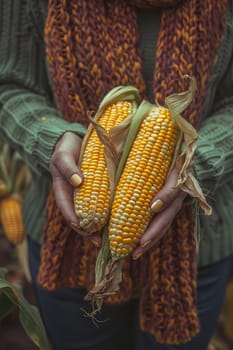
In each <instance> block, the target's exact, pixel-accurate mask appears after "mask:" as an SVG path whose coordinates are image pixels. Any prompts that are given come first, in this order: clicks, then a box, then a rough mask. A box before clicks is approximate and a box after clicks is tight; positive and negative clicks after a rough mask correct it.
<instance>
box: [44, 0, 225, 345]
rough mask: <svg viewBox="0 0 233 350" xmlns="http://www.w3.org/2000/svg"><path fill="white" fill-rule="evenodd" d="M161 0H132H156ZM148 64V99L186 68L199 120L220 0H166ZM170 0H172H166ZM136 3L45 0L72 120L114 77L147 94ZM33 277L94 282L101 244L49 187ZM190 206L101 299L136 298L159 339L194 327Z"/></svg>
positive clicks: (82, 115)
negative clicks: (68, 217)
mask: <svg viewBox="0 0 233 350" xmlns="http://www.w3.org/2000/svg"><path fill="white" fill-rule="evenodd" d="M161 2H162V1H157V2H156V1H135V2H133V3H134V4H135V5H136V6H143V5H145V6H146V7H147V6H148V5H149V6H151V5H152V6H156V5H161ZM163 3H164V5H165V7H164V9H163V13H162V18H161V24H160V33H159V38H158V42H157V50H156V53H155V55H156V66H155V72H154V87H153V90H154V99H155V101H158V102H159V103H160V104H163V103H164V99H165V97H166V96H167V95H169V94H171V93H174V92H180V91H184V90H185V89H187V85H186V83H187V82H186V81H185V80H184V79H183V76H184V75H185V74H189V75H190V76H193V77H195V78H196V80H197V85H198V91H197V93H196V95H195V98H194V100H193V102H192V104H191V105H190V106H189V107H188V109H187V110H186V111H185V113H184V114H183V116H184V118H186V119H187V120H188V121H189V122H190V123H192V124H193V125H194V126H195V127H197V126H198V125H199V123H200V116H201V112H202V110H203V107H204V103H205V99H206V97H207V91H208V84H209V79H210V75H211V71H212V68H213V65H214V63H215V60H216V56H217V52H218V49H219V45H220V42H221V38H222V35H223V32H224V28H225V25H224V24H225V14H226V11H227V0H222V1H218V0H205V1H203V0H186V1H175V2H174V1H164V2H163ZM167 5H171V6H167ZM136 6H134V5H133V4H132V1H131V2H127V1H123V0H111V1H110V0H105V1H103V0H92V1H83V0H75V1H74V0H50V1H49V6H48V17H47V22H46V31H45V37H46V48H47V57H48V62H49V67H50V72H51V77H52V81H53V85H54V94H55V98H56V102H57V106H58V108H59V109H60V111H61V112H62V113H63V115H64V118H65V119H66V120H68V121H70V122H79V123H82V124H84V125H86V126H87V125H88V120H87V117H86V113H87V111H90V110H97V107H98V104H99V103H100V101H101V100H102V98H103V97H104V95H105V94H106V93H107V92H108V91H109V90H110V89H111V88H113V87H114V86H117V85H128V84H131V85H134V86H136V87H137V88H138V89H139V90H140V92H141V96H142V97H145V82H144V79H143V72H142V62H141V58H140V53H139V51H138V28H137V15H136ZM47 209H48V210H47V220H46V226H45V235H44V243H43V246H42V262H41V268H40V273H39V282H40V284H41V285H42V286H43V287H44V288H46V289H49V290H54V289H57V288H59V287H64V286H65V287H81V288H86V289H87V290H89V289H90V288H92V287H93V286H94V269H95V261H96V256H97V254H98V248H96V247H94V246H93V244H92V243H91V242H89V241H88V240H85V239H83V238H82V237H81V236H80V235H78V234H77V233H76V232H74V231H72V230H71V229H70V228H69V227H68V226H67V224H66V223H65V221H64V219H63V217H62V215H61V213H60V212H59V210H58V208H57V206H56V203H55V200H54V194H53V192H52V191H51V193H50V195H49V198H48V202H47ZM194 221H195V220H194V211H193V207H192V206H191V205H188V204H187V203H185V204H184V205H183V208H182V210H181V211H180V212H179V214H178V215H177V217H176V219H175V221H174V223H173V224H172V226H171V227H170V229H169V230H168V232H167V233H166V235H165V236H164V238H163V239H161V241H160V242H159V243H158V244H157V245H156V246H155V247H154V248H153V249H151V250H150V251H149V252H147V253H145V254H144V255H143V256H142V257H141V258H140V259H139V260H137V261H132V259H131V258H128V259H125V261H124V265H123V283H122V284H121V288H120V290H119V292H118V293H116V295H114V296H110V297H107V298H106V300H105V301H106V302H107V303H120V302H126V301H127V300H129V299H130V298H132V297H133V296H135V295H136V296H138V297H139V301H140V327H141V329H143V330H145V331H147V332H149V333H151V334H152V335H153V336H154V337H155V339H156V340H157V341H158V342H161V343H170V344H178V343H184V342H187V341H189V340H190V339H191V338H192V337H193V336H195V335H196V334H197V333H198V331H199V321H198V316H197V310H196V239H195V234H194V231H195V228H194V227H195V222H194Z"/></svg>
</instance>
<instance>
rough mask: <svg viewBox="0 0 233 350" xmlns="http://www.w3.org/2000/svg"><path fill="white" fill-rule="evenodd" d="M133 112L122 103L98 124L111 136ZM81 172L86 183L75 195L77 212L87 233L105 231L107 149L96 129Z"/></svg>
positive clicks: (111, 108)
mask: <svg viewBox="0 0 233 350" xmlns="http://www.w3.org/2000/svg"><path fill="white" fill-rule="evenodd" d="M132 112H133V104H132V102H129V101H118V102H116V103H113V104H112V105H110V106H109V107H107V108H106V109H105V111H104V113H103V114H102V115H101V117H100V118H99V119H98V124H99V125H101V126H102V127H103V128H104V129H105V131H106V132H107V133H108V132H109V130H110V129H112V128H113V127H114V126H116V125H118V124H119V123H120V122H122V121H123V120H124V119H126V118H127V117H128V116H129V115H130V114H132ZM80 169H81V171H82V173H83V176H84V180H83V183H82V184H81V186H80V187H79V188H77V189H75V192H74V206H75V212H76V215H77V216H78V218H79V221H80V223H79V224H80V227H81V228H82V229H83V230H85V231H87V232H97V231H99V230H101V229H102V228H103V226H104V225H105V224H106V222H107V220H108V217H109V207H110V184H109V176H108V170H107V164H106V159H105V154H104V145H103V144H102V142H101V141H100V140H99V138H98V136H97V133H96V131H95V130H94V129H93V130H92V132H91V134H90V136H89V139H88V141H87V145H86V147H85V150H84V153H83V157H82V161H81V167H80Z"/></svg>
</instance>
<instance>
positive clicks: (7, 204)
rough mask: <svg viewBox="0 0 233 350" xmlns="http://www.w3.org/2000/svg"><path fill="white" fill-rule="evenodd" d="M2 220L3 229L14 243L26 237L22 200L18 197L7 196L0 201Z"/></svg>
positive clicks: (0, 216) (0, 218) (0, 217)
mask: <svg viewBox="0 0 233 350" xmlns="http://www.w3.org/2000/svg"><path fill="white" fill-rule="evenodd" d="M0 220H1V224H2V228H3V231H4V233H5V235H6V237H7V239H8V240H9V242H11V243H12V244H14V245H17V244H19V243H21V242H22V241H23V239H24V237H25V230H24V223H23V217H22V207H21V201H20V200H19V199H18V198H16V197H5V198H3V199H1V201H0Z"/></svg>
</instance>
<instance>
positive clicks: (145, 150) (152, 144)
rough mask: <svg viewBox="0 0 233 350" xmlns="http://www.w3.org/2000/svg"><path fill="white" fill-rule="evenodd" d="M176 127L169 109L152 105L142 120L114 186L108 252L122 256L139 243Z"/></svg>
mask: <svg viewBox="0 0 233 350" xmlns="http://www.w3.org/2000/svg"><path fill="white" fill-rule="evenodd" d="M178 135H179V132H178V127H177V125H176V123H175V121H174V120H173V118H172V116H171V114H170V112H169V110H168V109H167V108H163V107H156V106H153V107H152V108H151V110H150V111H149V113H148V114H147V115H146V116H145V118H144V119H143V121H142V123H141V125H140V128H139V131H138V133H137V135H136V137H135V139H134V142H133V145H132V147H131V150H130V152H129V154H128V157H127V159H126V162H125V165H124V168H123V171H122V173H121V176H120V179H119V182H118V185H117V187H116V191H115V195H114V200H113V203H112V211H111V217H110V223H109V230H108V234H109V245H110V251H111V255H112V256H113V257H115V258H122V257H125V256H127V255H128V254H130V253H131V252H132V251H133V249H134V248H135V247H136V245H137V244H138V242H139V239H140V237H141V235H142V233H143V232H144V231H145V229H146V227H147V225H148V223H149V221H150V219H151V216H152V215H151V211H150V204H151V201H152V199H153V197H154V195H155V194H156V193H157V192H158V191H159V190H160V189H161V188H162V186H163V184H164V182H165V179H166V177H167V174H168V171H169V169H170V166H171V163H172V160H173V156H174V152H175V148H176V144H177V140H178Z"/></svg>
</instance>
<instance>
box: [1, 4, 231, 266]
mask: <svg viewBox="0 0 233 350" xmlns="http://www.w3.org/2000/svg"><path fill="white" fill-rule="evenodd" d="M46 11H47V0H37V1H36V0H35V1H32V0H31V1H27V0H17V1H9V0H3V1H1V2H0V33H1V34H0V136H1V137H3V138H4V139H5V140H6V141H7V142H9V143H10V144H11V145H12V146H13V147H14V148H15V149H17V150H18V151H19V152H20V153H21V154H22V155H23V158H24V159H25V162H26V163H27V164H28V166H29V167H30V169H31V172H32V185H31V188H30V190H29V192H28V194H27V196H26V198H25V201H24V220H25V226H26V230H27V234H28V235H30V236H31V237H32V238H33V239H34V240H36V241H37V242H41V241H42V236H43V223H44V218H45V202H46V197H47V194H48V191H49V188H50V186H51V178H50V174H49V161H50V157H51V154H52V152H53V149H54V146H55V144H56V142H57V140H58V139H59V138H60V137H61V135H62V134H63V133H64V132H66V131H72V132H75V133H77V134H79V135H81V136H83V135H84V134H85V128H84V127H83V126H82V125H80V124H78V123H69V122H67V121H65V120H64V119H63V118H62V116H61V115H60V113H59V111H58V110H57V109H56V107H55V104H54V101H53V94H52V88H51V84H50V81H49V75H48V71H47V66H46V58H45V52H44V44H43V26H44V21H45V18H46ZM138 19H139V34H140V49H141V54H142V59H143V64H144V74H145V80H146V81H147V84H148V92H149V94H150V77H151V76H152V72H153V68H154V50H155V46H156V38H157V33H158V29H159V19H160V14H159V12H156V11H151V9H150V10H149V11H148V10H140V12H139V14H138ZM152 33H154V36H153V34H152ZM194 166H195V171H196V176H197V178H198V181H199V183H200V184H201V186H202V188H203V190H204V192H205V193H206V194H207V196H208V198H209V202H210V204H211V205H212V206H213V215H212V216H210V217H209V216H204V215H203V214H202V212H200V216H199V218H200V220H199V221H200V244H199V254H198V258H199V266H204V265H207V264H210V263H213V262H216V261H218V260H220V259H222V258H224V257H226V256H229V255H230V254H232V253H233V232H232V227H233V10H232V8H231V9H230V11H229V16H228V21H227V25H226V32H225V37H224V40H223V42H222V46H221V50H220V53H219V56H218V60H217V62H216V65H215V69H214V72H213V74H212V78H211V82H210V88H209V95H208V99H207V101H206V105H205V109H204V113H203V122H202V124H201V126H200V129H199V140H198V147H197V151H196V157H195V164H194Z"/></svg>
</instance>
